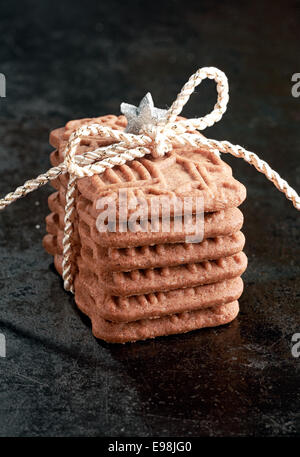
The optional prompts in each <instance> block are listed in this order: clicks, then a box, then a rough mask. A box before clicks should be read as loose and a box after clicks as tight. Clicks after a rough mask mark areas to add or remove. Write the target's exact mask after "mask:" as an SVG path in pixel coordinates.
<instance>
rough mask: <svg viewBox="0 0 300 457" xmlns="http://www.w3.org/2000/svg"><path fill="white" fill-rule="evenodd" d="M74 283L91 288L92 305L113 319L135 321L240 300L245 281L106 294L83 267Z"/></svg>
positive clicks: (238, 278) (101, 313)
mask: <svg viewBox="0 0 300 457" xmlns="http://www.w3.org/2000/svg"><path fill="white" fill-rule="evenodd" d="M75 285H76V290H78V288H79V289H81V288H82V287H83V288H84V289H85V290H88V291H89V295H90V296H91V297H92V298H93V301H92V302H91V303H90V306H96V307H97V309H98V313H99V315H101V317H102V318H103V319H106V320H109V321H112V322H132V321H136V320H140V319H150V318H157V317H162V316H166V315H170V314H175V313H180V312H184V311H195V310H199V309H202V308H209V307H211V306H215V305H222V304H224V303H229V302H232V301H235V300H238V299H239V298H240V296H241V294H242V292H243V281H242V279H241V278H240V277H236V278H233V279H228V280H225V281H220V282H217V283H214V284H208V285H203V286H197V287H187V288H183V289H175V290H171V291H167V292H153V293H150V294H144V295H132V296H130V297H117V296H113V295H107V294H105V292H104V291H103V289H102V288H101V287H99V288H98V289H95V288H93V286H92V284H91V283H90V271H89V270H84V271H80V273H79V275H78V277H77V279H76V284H75ZM79 297H80V294H79ZM77 299H78V297H77V293H75V300H77Z"/></svg>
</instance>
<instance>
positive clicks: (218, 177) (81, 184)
mask: <svg viewBox="0 0 300 457" xmlns="http://www.w3.org/2000/svg"><path fill="white" fill-rule="evenodd" d="M96 120H97V122H99V121H101V120H102V123H103V125H109V126H110V127H112V128H116V129H122V128H124V126H125V123H124V116H119V117H116V116H104V117H103V118H97V119H96ZM84 122H86V119H83V120H78V121H73V123H72V124H70V123H68V124H67V126H66V128H65V130H64V131H62V130H61V129H59V130H58V131H54V132H52V134H51V135H50V142H51V143H52V144H53V145H55V147H57V149H58V152H57V153H55V154H53V155H52V157H51V160H52V164H53V165H54V166H56V165H58V164H59V163H60V162H61V161H62V160H63V151H64V148H65V146H66V141H67V138H68V137H69V135H70V133H71V132H72V131H73V130H74V129H75V128H77V127H78V126H80V125H82V124H83V123H84ZM89 122H90V123H91V122H93V120H92V119H91V120H89ZM107 143H108V142H107V140H103V139H101V138H99V137H87V138H84V139H82V141H81V146H80V147H79V148H78V154H82V153H83V152H86V151H88V150H89V151H90V150H92V149H95V148H97V147H100V146H102V145H103V144H107ZM62 182H64V186H66V183H67V178H65V180H63V181H61V179H60V183H62ZM54 185H55V187H57V188H58V187H59V185H58V184H57V183H54ZM78 189H79V191H80V193H81V194H82V195H83V196H84V197H85V198H86V199H88V200H90V201H91V202H93V204H94V205H95V206H96V202H97V201H98V200H99V198H101V197H107V196H109V195H112V194H115V193H116V197H117V202H118V191H119V190H120V189H123V191H125V190H126V191H127V196H128V199H131V198H134V197H137V198H143V199H144V200H146V202H147V208H148V211H147V215H145V217H147V216H149V215H150V214H156V211H158V214H159V215H160V216H161V207H159V208H157V209H153V207H150V204H151V202H152V203H153V201H154V200H155V199H157V198H159V197H161V196H162V195H164V196H167V197H168V198H169V199H171V198H173V197H174V198H176V201H178V204H179V201H182V200H183V199H184V197H193V198H196V197H197V196H199V197H200V196H201V197H202V198H203V201H204V210H205V211H206V212H211V211H219V210H222V209H224V208H229V207H236V206H239V205H240V204H241V203H242V202H243V200H244V199H245V197H246V189H245V187H244V186H243V185H242V184H241V183H239V182H238V181H236V180H235V179H234V178H233V177H232V170H231V168H230V167H229V165H227V164H226V163H225V162H223V160H221V159H220V158H219V157H217V156H216V155H215V154H214V153H212V152H209V151H202V150H199V149H193V148H186V147H185V148H174V149H173V150H172V151H171V152H170V153H168V154H167V155H166V156H165V157H163V158H158V159H155V158H153V157H152V156H147V157H144V158H141V159H137V160H134V161H132V162H127V163H126V164H125V165H121V166H116V167H114V168H113V169H107V170H106V171H105V172H104V173H102V174H101V176H100V175H95V176H93V177H88V178H82V179H79V180H78ZM194 204H195V203H194ZM117 207H118V205H117ZM195 210H196V207H195V206H193V211H195ZM131 211H133V210H130V209H128V215H130V214H131ZM181 212H182V208H181V207H179V208H177V206H176V204H175V206H174V207H172V208H171V214H172V215H173V214H181ZM118 214H119V213H118Z"/></svg>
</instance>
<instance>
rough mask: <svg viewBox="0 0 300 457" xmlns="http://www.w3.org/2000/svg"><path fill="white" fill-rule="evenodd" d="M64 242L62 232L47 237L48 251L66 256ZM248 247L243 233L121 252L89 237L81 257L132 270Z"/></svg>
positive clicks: (209, 257) (111, 268) (113, 268)
mask: <svg viewBox="0 0 300 457" xmlns="http://www.w3.org/2000/svg"><path fill="white" fill-rule="evenodd" d="M62 239H63V231H62V230H60V231H59V232H58V235H51V234H48V235H46V236H45V237H44V247H45V249H46V251H47V252H49V254H52V255H55V254H62ZM244 244H245V237H244V235H243V234H242V232H236V233H233V234H232V235H229V236H219V237H215V238H207V239H205V240H203V241H202V242H201V243H169V244H156V245H152V246H138V247H133V248H121V249H118V248H106V247H102V246H100V245H98V244H97V243H95V242H93V240H91V239H89V238H85V240H84V243H83V245H82V247H81V256H82V257H83V259H88V261H90V262H91V261H92V262H94V264H97V265H99V267H100V268H102V269H104V268H105V269H106V270H108V271H130V270H137V269H139V268H154V267H166V266H175V265H181V264H186V263H196V262H202V261H203V260H215V259H219V258H221V257H227V256H230V255H233V254H236V253H238V252H240V251H242V250H243V248H244Z"/></svg>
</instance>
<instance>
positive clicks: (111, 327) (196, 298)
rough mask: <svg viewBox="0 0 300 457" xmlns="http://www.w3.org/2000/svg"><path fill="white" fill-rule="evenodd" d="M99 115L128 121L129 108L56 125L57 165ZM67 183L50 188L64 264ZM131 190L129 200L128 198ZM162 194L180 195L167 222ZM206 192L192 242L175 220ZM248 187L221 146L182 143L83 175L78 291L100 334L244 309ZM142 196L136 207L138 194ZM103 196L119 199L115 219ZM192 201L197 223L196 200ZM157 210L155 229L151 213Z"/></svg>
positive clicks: (53, 235) (52, 243) (76, 249)
mask: <svg viewBox="0 0 300 457" xmlns="http://www.w3.org/2000/svg"><path fill="white" fill-rule="evenodd" d="M93 122H99V123H101V124H103V125H104V126H109V127H112V128H115V129H124V128H125V126H126V119H125V117H124V116H119V117H116V116H103V117H101V118H97V119H82V120H79V121H71V122H69V123H68V124H67V125H66V126H65V128H62V129H57V130H54V131H53V132H52V133H51V135H50V143H51V144H52V146H53V147H55V148H56V149H55V151H54V152H53V153H52V155H51V162H52V165H53V166H57V165H58V164H59V163H61V162H62V161H63V151H64V148H65V146H66V143H67V141H68V139H69V136H70V134H71V133H72V132H73V131H74V130H75V129H77V128H78V127H79V126H80V125H82V124H83V123H93ZM105 141H106V140H103V139H102V138H98V137H95V136H93V137H87V138H84V139H83V140H82V141H81V145H80V147H79V148H78V153H79V154H82V153H83V152H85V151H91V150H94V149H96V148H97V147H101V146H104V145H106V144H107V142H105ZM67 183H68V176H66V175H64V176H61V177H59V178H58V179H56V180H55V181H53V182H52V184H53V186H54V187H55V189H56V190H57V191H56V192H55V193H53V194H52V195H51V196H50V197H49V207H50V210H51V211H52V212H51V214H50V215H49V216H48V217H47V231H48V234H47V235H46V236H45V238H44V246H45V248H46V250H47V251H48V252H49V253H50V254H52V255H54V262H55V266H56V269H57V270H58V272H59V273H60V274H61V272H62V239H63V230H64V206H65V193H66V187H67ZM124 195H126V202H127V203H126V204H127V206H126V208H125V207H124V204H123V200H122V202H120V199H121V196H122V198H123V197H124ZM161 196H165V197H167V198H169V199H170V201H171V200H172V201H174V202H177V203H174V204H173V205H171V208H170V223H169V226H168V224H167V226H168V229H167V230H166V229H165V227H166V226H165V224H164V212H163V208H162V206H159V205H155V204H153V203H155V201H157V200H158V198H160V197H161ZM197 197H201V198H202V202H203V209H204V216H203V239H202V238H201V239H199V241H197V240H196V242H195V239H194V240H193V241H194V242H192V243H191V242H187V240H188V239H189V238H187V237H188V235H190V232H188V230H187V228H186V227H185V225H184V224H182V226H181V227H180V226H179V229H178V225H177V223H176V221H177V220H178V218H179V217H180V216H182V208H183V206H182V205H180V204H179V203H180V201H184V199H185V198H190V199H193V198H197ZM245 197H246V190H245V187H244V186H243V185H242V184H241V183H239V182H238V181H236V180H235V179H234V178H233V177H232V172H231V168H230V167H229V166H228V165H227V164H226V163H225V162H223V161H222V160H221V159H220V158H219V157H218V156H216V155H215V154H214V153H212V152H206V151H199V150H195V149H192V148H185V149H180V148H174V149H173V150H172V151H171V152H170V153H168V154H167V155H166V156H165V157H163V158H157V159H155V158H153V157H152V156H145V157H144V158H142V159H138V160H135V161H132V162H128V163H126V164H125V165H122V166H116V167H114V168H113V169H110V170H106V171H105V172H104V173H103V174H102V175H100V176H98V175H95V176H93V177H87V178H82V179H78V181H77V190H76V218H75V221H74V236H73V255H74V257H73V275H74V277H75V283H74V285H75V300H76V303H77V305H78V307H79V308H80V309H81V310H82V311H83V312H84V313H86V314H87V315H88V316H89V317H90V319H91V321H92V327H93V333H94V335H95V336H96V337H97V338H101V339H103V340H105V341H107V342H119V343H125V342H128V341H136V340H143V339H147V338H154V337H156V336H160V335H169V334H175V333H184V332H188V331H191V330H195V329H199V328H203V327H214V326H218V325H221V324H226V323H228V322H230V321H232V320H233V319H234V318H235V317H236V315H237V314H238V311H239V307H238V301H237V300H238V298H239V297H240V295H241V293H242V290H243V282H242V279H241V278H240V276H241V274H242V273H243V272H244V270H245V269H246V266H247V258H246V256H245V254H244V253H243V252H242V250H243V247H244V242H245V239H244V236H243V234H242V233H241V232H240V229H241V227H242V224H243V215H242V213H241V211H240V210H239V209H238V206H239V205H240V204H241V203H242V201H243V200H244V199H245ZM101 199H104V200H101ZM105 199H106V200H105ZM133 200H134V201H135V202H136V206H135V208H134V210H133V209H132V207H133V206H131V204H130V203H129V202H131V203H132V201H133ZM99 201H102V202H103V201H106V202H109V201H113V202H115V206H113V205H112V207H113V208H115V216H116V217H115V224H113V225H111V224H110V222H111V220H112V218H111V216H112V214H110V212H109V211H111V209H110V210H109V209H108V205H101V204H99ZM124 201H125V200H124ZM141 202H143V205H142V204H141ZM178 202H179V203H178ZM122 204H123V206H122ZM136 208H139V212H138V214H139V217H138V218H136V219H134V221H135V222H134V224H133V225H134V230H133V227H132V224H131V225H130V227H129V222H130V221H131V222H132V220H133V219H132V216H133V212H134V211H136ZM146 210H147V211H146ZM190 211H191V217H190V220H191V221H194V225H193V226H195V224H197V223H198V222H197V219H196V215H195V214H194V213H195V206H193V205H192V206H191V207H190ZM154 213H155V214H154ZM153 216H155V218H154V219H155V221H156V222H155V229H153V224H152V220H151V221H150V218H151V217H153ZM100 220H101V221H104V222H105V223H106V224H104V225H105V226H106V230H105V231H103V226H101V230H100V229H99V221H100ZM107 222H108V223H107Z"/></svg>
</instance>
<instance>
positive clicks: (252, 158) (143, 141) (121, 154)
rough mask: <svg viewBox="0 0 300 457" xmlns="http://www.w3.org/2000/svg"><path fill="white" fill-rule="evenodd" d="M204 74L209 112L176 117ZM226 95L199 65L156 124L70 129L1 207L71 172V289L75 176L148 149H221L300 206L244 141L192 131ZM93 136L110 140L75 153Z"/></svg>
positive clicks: (221, 81)
mask: <svg viewBox="0 0 300 457" xmlns="http://www.w3.org/2000/svg"><path fill="white" fill-rule="evenodd" d="M206 78H209V79H214V80H215V82H216V84H217V92H218V100H217V103H216V105H215V106H214V109H213V111H212V112H211V113H209V114H207V115H206V116H204V117H200V118H196V119H187V120H176V118H177V116H178V115H179V114H180V113H181V111H182V108H183V107H184V105H185V104H186V103H187V101H188V100H189V98H190V96H191V94H192V93H193V92H194V90H195V88H196V87H197V86H198V85H199V84H200V83H201V82H202V81H203V79H206ZM228 100H229V95H228V80H227V77H226V75H225V73H223V72H222V71H220V70H218V69H217V68H214V67H204V68H200V69H199V70H197V71H196V73H194V74H193V75H192V76H191V77H190V79H189V80H188V81H187V83H186V84H185V85H184V86H183V88H182V89H181V91H180V92H179V94H178V95H177V98H176V100H175V101H174V102H173V104H172V106H171V107H170V109H169V110H168V111H167V114H166V117H165V118H164V120H162V121H159V122H158V123H157V124H156V125H153V124H146V125H143V126H142V127H141V130H140V132H139V133H138V134H136V135H135V134H131V133H126V132H124V131H119V130H114V129H112V128H110V127H103V126H102V125H100V124H97V123H94V124H90V125H83V126H81V127H80V128H78V129H77V130H76V131H74V132H73V133H72V134H71V136H70V138H69V141H68V143H67V145H66V148H65V151H64V157H65V159H64V161H63V162H62V163H61V164H60V165H59V166H57V167H53V168H51V169H50V170H48V171H47V172H46V173H44V174H41V175H39V176H38V177H37V178H35V179H32V180H29V181H26V182H25V184H24V185H23V186H20V187H18V188H17V189H16V190H15V191H14V192H11V193H9V194H7V195H6V196H5V197H4V198H3V199H0V210H2V209H4V208H5V207H6V206H8V205H9V204H11V203H12V202H14V201H15V200H17V199H19V198H21V197H24V196H25V195H27V194H28V193H30V192H32V191H33V190H35V189H37V188H39V187H41V186H43V185H45V184H46V183H47V182H48V181H51V180H53V179H56V178H57V177H58V176H59V175H61V174H64V173H69V182H68V188H67V192H66V206H65V219H64V224H65V226H64V238H63V264H62V267H63V273H62V277H63V280H64V288H65V289H66V290H68V291H71V292H73V293H74V287H73V276H72V273H71V266H72V233H73V223H72V220H73V214H74V210H75V188H76V180H77V178H83V177H85V176H93V175H94V174H100V173H103V172H104V171H105V170H106V169H107V168H113V167H114V166H116V165H123V164H125V163H126V162H128V161H131V160H134V159H137V158H141V157H143V156H144V155H146V154H152V156H154V157H162V156H164V155H165V154H166V153H167V152H168V151H170V150H171V149H172V147H173V146H192V147H196V148H198V149H202V150H204V149H208V150H210V151H212V152H214V153H216V154H218V155H219V153H220V152H223V153H229V154H232V155H233V156H235V157H239V158H242V159H244V160H245V161H246V162H248V163H250V164H251V165H253V166H254V167H255V168H256V169H257V171H259V172H260V173H263V174H264V175H265V176H266V177H267V178H268V179H269V180H270V181H272V182H273V184H274V185H275V186H276V187H277V189H278V190H280V191H281V192H283V193H284V194H285V196H286V198H287V199H288V200H291V201H292V203H293V205H294V207H295V208H296V209H297V210H300V197H299V195H298V194H297V192H296V191H295V190H294V189H293V188H292V187H290V186H289V184H288V183H287V181H285V180H284V179H282V178H281V177H280V176H279V174H278V173H277V172H276V171H274V170H273V169H272V168H271V167H270V166H269V165H268V163H267V162H265V161H264V160H261V159H260V158H259V157H258V156H257V155H256V154H254V153H253V152H250V151H247V150H246V149H244V148H243V147H242V146H239V145H233V144H231V143H229V142H228V141H217V140H212V139H208V138H205V137H204V136H203V135H201V134H199V133H198V134H197V133H195V132H194V131H195V130H204V129H205V128H206V127H210V126H212V125H213V124H214V123H216V122H218V121H219V120H220V119H221V118H222V116H223V114H224V113H225V111H226V108H227V103H228ZM190 132H194V133H190ZM91 135H98V136H100V137H102V138H105V139H109V140H110V141H111V142H113V144H111V145H109V146H103V147H101V148H97V149H95V150H94V151H91V152H86V153H84V154H82V155H76V150H77V147H78V145H79V144H80V141H81V139H82V138H83V137H86V136H91Z"/></svg>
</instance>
